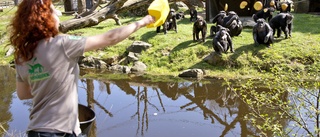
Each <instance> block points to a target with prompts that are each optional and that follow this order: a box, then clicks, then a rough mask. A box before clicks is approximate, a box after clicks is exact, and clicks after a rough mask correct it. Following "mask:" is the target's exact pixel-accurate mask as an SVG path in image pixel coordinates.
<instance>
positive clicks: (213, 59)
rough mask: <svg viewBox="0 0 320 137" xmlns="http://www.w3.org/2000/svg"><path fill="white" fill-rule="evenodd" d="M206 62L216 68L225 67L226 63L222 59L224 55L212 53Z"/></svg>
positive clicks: (206, 58)
mask: <svg viewBox="0 0 320 137" xmlns="http://www.w3.org/2000/svg"><path fill="white" fill-rule="evenodd" d="M203 60H204V61H205V62H207V63H209V64H211V65H215V66H223V65H224V64H226V62H225V61H224V60H223V59H222V55H219V54H218V53H216V52H211V53H210V55H208V56H207V57H205V58H204V59H203Z"/></svg>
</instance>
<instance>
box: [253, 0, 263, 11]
mask: <svg viewBox="0 0 320 137" xmlns="http://www.w3.org/2000/svg"><path fill="white" fill-rule="evenodd" d="M253 7H254V9H255V10H257V11H259V10H261V9H262V3H261V1H257V2H256V3H254V5H253Z"/></svg>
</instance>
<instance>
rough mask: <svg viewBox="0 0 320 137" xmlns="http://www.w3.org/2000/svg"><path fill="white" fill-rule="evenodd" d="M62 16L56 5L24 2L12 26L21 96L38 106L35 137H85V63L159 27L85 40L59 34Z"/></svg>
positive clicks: (32, 127) (47, 0) (33, 116)
mask: <svg viewBox="0 0 320 137" xmlns="http://www.w3.org/2000/svg"><path fill="white" fill-rule="evenodd" d="M58 13H59V12H58V11H57V10H56V9H54V7H53V4H52V1H51V0H23V1H22V2H21V3H20V4H19V6H18V9H17V12H16V13H15V16H14V17H13V19H12V21H11V24H10V25H9V28H10V29H11V31H10V32H11V33H10V42H11V44H12V45H13V47H14V49H15V52H14V59H15V67H16V72H17V74H16V79H17V80H16V88H17V94H18V97H19V99H21V100H23V99H32V101H33V106H32V107H33V108H32V110H31V112H30V117H29V118H30V123H29V125H28V129H27V133H28V136H29V137H34V136H36V137H42V136H46V137H47V136H50V137H54V136H64V137H76V136H79V135H80V133H81V129H80V125H79V120H78V89H77V88H78V85H77V82H78V79H79V66H78V59H79V57H80V56H82V55H83V53H84V52H86V51H91V50H95V49H99V48H103V47H106V46H112V45H115V44H117V43H118V42H120V41H122V40H124V39H125V38H127V37H128V36H129V35H131V34H132V33H134V32H135V31H137V30H138V29H140V28H142V27H144V26H146V25H148V24H150V23H153V22H154V21H155V20H154V18H153V17H152V16H150V15H147V16H145V17H144V18H142V19H141V20H139V21H136V22H134V23H131V24H129V25H126V26H122V27H119V28H116V29H113V30H110V31H108V32H105V33H103V34H99V35H95V36H90V37H79V36H70V35H63V34H59V29H58V26H59V18H58V15H59V14H58Z"/></svg>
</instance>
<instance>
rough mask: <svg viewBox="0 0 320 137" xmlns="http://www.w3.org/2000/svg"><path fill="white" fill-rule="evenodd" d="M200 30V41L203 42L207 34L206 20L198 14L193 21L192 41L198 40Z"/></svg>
mask: <svg viewBox="0 0 320 137" xmlns="http://www.w3.org/2000/svg"><path fill="white" fill-rule="evenodd" d="M200 32H201V34H202V42H205V40H206V34H207V22H206V21H205V20H204V19H203V18H202V17H201V16H198V18H197V20H196V22H194V23H193V41H196V40H197V41H199V33H200Z"/></svg>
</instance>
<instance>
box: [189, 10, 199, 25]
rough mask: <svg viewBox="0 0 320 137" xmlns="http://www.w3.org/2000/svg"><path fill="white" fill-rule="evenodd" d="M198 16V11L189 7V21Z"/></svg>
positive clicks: (194, 19)
mask: <svg viewBox="0 0 320 137" xmlns="http://www.w3.org/2000/svg"><path fill="white" fill-rule="evenodd" d="M197 17H198V11H197V10H196V9H193V8H192V9H190V21H191V22H192V21H196V20H197Z"/></svg>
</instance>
